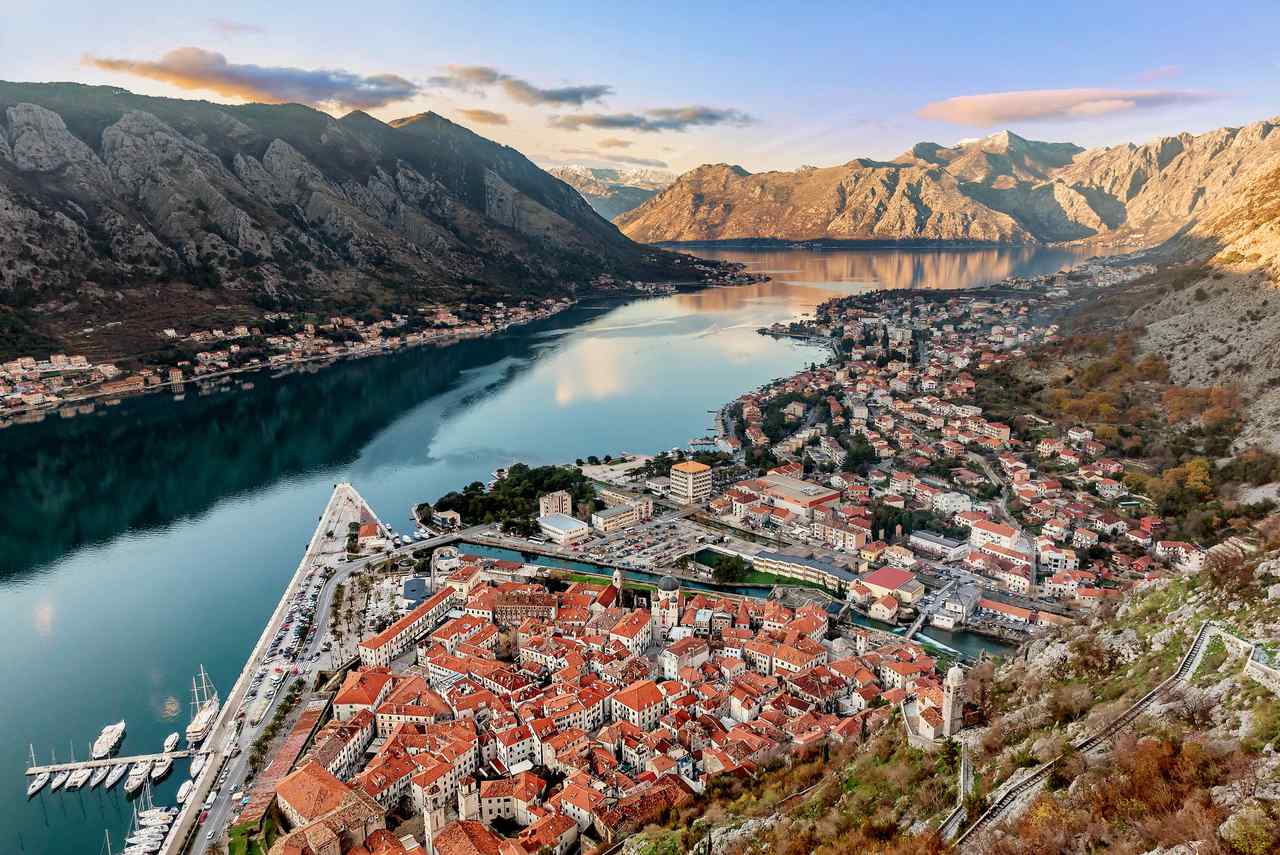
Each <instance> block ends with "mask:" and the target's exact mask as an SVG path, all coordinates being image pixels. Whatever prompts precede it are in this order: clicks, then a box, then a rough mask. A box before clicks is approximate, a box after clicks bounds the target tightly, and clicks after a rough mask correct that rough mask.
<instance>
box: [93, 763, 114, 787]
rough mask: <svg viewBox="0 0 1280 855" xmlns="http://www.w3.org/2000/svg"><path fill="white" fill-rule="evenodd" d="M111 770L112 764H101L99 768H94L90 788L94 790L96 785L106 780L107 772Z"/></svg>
mask: <svg viewBox="0 0 1280 855" xmlns="http://www.w3.org/2000/svg"><path fill="white" fill-rule="evenodd" d="M110 771H111V767H110V766H99V767H98V768H96V769H94V770H93V777H91V778H90V779H89V789H91V790H92V789H93V788H94V787H96V786H98V785H99V784H101V783H102V782H103V781H105V780H106V779H107V773H108V772H110Z"/></svg>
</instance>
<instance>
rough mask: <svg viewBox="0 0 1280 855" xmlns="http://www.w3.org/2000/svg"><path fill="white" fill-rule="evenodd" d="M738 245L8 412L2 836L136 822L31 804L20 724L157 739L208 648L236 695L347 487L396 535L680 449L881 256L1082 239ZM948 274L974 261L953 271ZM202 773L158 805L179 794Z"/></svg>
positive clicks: (963, 281)
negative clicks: (736, 249)
mask: <svg viewBox="0 0 1280 855" xmlns="http://www.w3.org/2000/svg"><path fill="white" fill-rule="evenodd" d="M707 254H716V255H719V256H727V255H730V254H729V253H721V252H718V253H707ZM732 255H733V256H734V257H738V258H742V259H744V260H746V261H748V262H750V263H752V264H754V265H755V266H757V268H759V269H772V270H777V271H780V272H778V273H777V277H778V278H777V281H774V282H770V283H765V284H762V285H757V286H747V287H742V288H734V289H718V290H711V291H704V292H700V293H696V294H682V295H675V296H671V297H664V298H657V299H646V300H641V301H637V302H634V303H630V304H627V305H618V304H616V303H615V304H596V305H583V306H579V307H576V308H574V309H573V310H571V311H569V312H567V313H564V314H562V315H560V316H558V317H556V318H552V319H549V320H546V321H542V322H539V323H537V324H534V325H530V326H528V327H524V328H519V329H514V330H510V331H508V332H507V333H504V334H502V335H499V336H497V337H494V338H491V339H486V340H477V341H468V342H463V343H460V344H457V345H454V346H451V347H448V348H427V349H418V350H412V351H405V352H401V353H397V354H394V355H391V356H387V357H382V358H376V359H367V360H359V361H349V362H342V363H339V364H337V365H335V366H333V367H330V368H326V369H323V370H319V371H317V372H315V373H305V374H296V375H291V376H286V377H281V378H278V379H272V378H270V377H268V376H267V375H265V374H261V375H253V376H252V377H251V379H252V381H253V384H254V388H253V389H251V390H248V391H239V390H237V391H235V392H220V393H215V394H212V395H207V396H202V395H198V394H196V391H195V390H194V389H193V388H192V389H188V394H187V396H186V398H185V400H183V401H174V400H172V399H171V398H170V397H169V396H160V395H157V396H149V397H142V398H137V399H132V400H129V401H126V402H124V403H123V404H121V405H120V406H118V407H113V408H105V407H100V408H99V410H98V412H97V413H95V414H93V415H88V416H80V417H77V418H74V419H61V418H58V417H56V416H53V417H50V418H48V419H46V420H45V421H44V422H43V423H40V424H35V425H20V426H15V427H11V428H9V429H7V430H4V431H0V509H2V510H0V627H3V628H4V630H5V637H7V638H8V639H9V642H8V646H9V648H10V652H9V655H7V656H5V657H3V658H2V659H0V852H4V853H10V852H13V853H33V855H34V853H39V855H45V854H46V853H48V854H49V855H52V854H53V853H57V855H84V853H93V852H97V851H100V850H101V847H102V840H103V830H104V829H107V828H109V829H110V830H111V832H112V837H113V839H116V840H119V839H120V835H119V832H120V831H122V830H123V828H124V827H125V825H126V824H127V822H128V815H129V814H128V807H127V804H126V802H125V800H124V797H123V796H122V795H121V793H120V788H119V787H117V789H116V790H115V791H113V792H111V793H109V794H104V793H102V792H99V791H88V792H81V793H72V794H64V793H61V792H59V793H53V794H49V793H42V794H41V795H39V796H37V797H36V798H35V799H33V800H31V801H30V802H27V801H25V799H24V790H25V780H24V779H23V777H22V774H21V770H22V768H23V767H24V766H25V765H26V757H27V745H28V743H33V744H34V745H35V747H36V752H37V757H38V759H39V760H41V761H42V762H43V761H47V758H48V757H49V752H50V749H53V750H55V751H56V752H57V756H58V757H59V758H60V759H66V758H67V757H68V756H69V755H70V753H71V751H72V748H73V747H74V751H75V755H76V756H77V757H81V758H82V757H84V756H86V754H87V752H88V746H89V742H90V741H91V740H92V739H93V737H94V736H96V735H97V732H98V730H99V729H100V728H101V727H102V725H104V724H106V723H108V722H111V721H115V720H117V719H120V718H124V719H126V720H127V721H128V724H129V730H128V735H127V737H126V739H125V742H124V745H123V746H122V750H123V752H124V753H149V752H152V751H155V750H158V749H159V747H160V744H161V742H162V741H163V739H164V736H165V735H166V734H167V733H169V732H170V731H173V730H180V729H182V727H183V726H184V725H185V723H186V717H187V715H188V709H187V701H188V700H189V693H190V684H191V675H192V674H193V673H194V671H195V670H196V668H197V667H198V666H199V665H200V664H201V663H203V664H204V665H205V667H206V668H207V669H208V671H209V675H210V677H211V678H212V680H213V681H214V683H215V684H216V685H217V686H218V687H219V688H220V689H222V690H223V691H224V692H225V691H226V690H227V689H229V688H230V683H231V681H232V680H233V679H234V676H235V675H236V674H237V673H238V671H239V669H240V667H241V666H242V665H243V662H244V658H245V656H246V655H247V654H248V652H249V650H250V648H251V647H252V645H253V642H254V641H255V640H256V638H257V637H258V634H259V632H260V631H261V628H262V625H263V624H264V622H265V621H266V618H267V616H268V615H269V614H270V612H271V610H272V609H273V608H274V606H275V603H276V600H277V598H278V596H279V592H280V590H281V589H282V588H283V586H284V584H285V582H286V581H287V580H288V578H289V576H290V575H291V574H292V572H293V569H294V567H295V566H296V564H297V562H298V559H299V558H300V556H301V554H302V551H303V549H304V548H305V545H306V542H307V539H308V538H309V537H310V535H311V532H312V529H313V527H314V525H315V522H316V519H317V517H318V516H319V514H320V512H321V510H322V508H323V506H324V503H325V501H326V499H327V497H328V494H329V492H330V490H331V488H332V485H333V484H334V482H336V481H338V480H350V481H351V482H352V483H354V484H355V485H356V487H357V488H358V489H359V490H360V491H361V492H362V493H363V494H364V496H365V497H366V498H368V499H369V500H370V501H371V502H372V503H373V504H374V506H375V507H376V508H377V509H378V511H379V513H380V514H381V515H382V516H383V518H384V519H385V520H386V521H387V522H389V523H390V524H391V525H393V526H398V527H401V528H404V527H407V523H408V509H409V507H410V505H411V504H413V503H415V502H418V501H421V500H423V499H435V498H437V497H438V496H440V495H441V494H443V493H445V492H447V491H448V490H451V489H454V488H456V487H459V486H462V485H465V484H466V483H468V482H470V481H474V480H487V479H488V478H489V477H490V474H489V473H491V472H492V471H493V470H494V469H495V468H498V467H500V466H505V465H507V464H509V463H511V462H512V461H514V460H524V461H527V462H529V463H532V464H539V463H551V462H560V461H564V460H572V459H574V458H576V457H582V456H586V455H588V454H605V453H614V454H617V453H619V452H623V451H632V452H649V451H656V450H660V449H665V448H670V447H672V446H676V445H684V444H685V443H687V442H688V440H689V439H690V438H691V437H695V436H701V435H703V434H705V433H706V432H707V429H708V427H709V426H710V424H711V416H710V415H709V413H708V411H709V410H714V409H716V408H718V407H719V406H720V405H721V404H723V403H725V402H727V401H729V400H731V399H732V398H734V397H736V396H737V395H738V394H739V393H740V392H742V391H743V390H745V389H748V388H750V387H753V386H756V385H759V384H760V383H763V382H765V381H767V380H770V379H772V378H775V377H779V376H782V375H785V374H788V373H791V372H793V371H795V370H797V369H799V368H800V367H801V366H802V365H805V364H807V363H809V362H810V361H813V360H814V358H815V352H814V350H813V349H812V348H807V347H804V346H799V345H794V344H790V343H788V342H785V341H778V340H775V339H772V338H768V337H765V336H761V335H758V334H757V333H756V332H755V329H756V328H757V327H759V326H761V325H765V324H770V323H773V322H774V321H785V320H788V319H790V318H793V317H795V316H797V315H798V314H801V313H804V312H807V311H811V310H812V308H813V307H814V306H816V305H817V304H818V303H819V302H821V301H823V300H826V299H829V298H830V297H831V296H833V295H834V294H839V293H852V292H855V291H859V290H863V289H865V288H867V287H876V286H875V282H874V281H873V280H872V279H867V277H868V276H873V275H880V274H875V271H876V270H877V269H878V270H880V271H882V272H883V275H884V277H885V278H884V280H883V281H882V282H881V283H880V284H881V285H884V286H898V285H901V284H903V282H904V281H905V280H903V279H902V276H903V275H906V274H903V273H902V271H903V270H915V271H916V273H914V274H911V275H914V276H918V277H919V278H918V280H917V284H921V283H926V284H936V285H970V284H978V283H980V282H983V281H989V280H990V279H992V278H999V277H1001V276H1004V275H1006V273H1008V272H1012V271H1015V270H1016V271H1020V272H1044V271H1046V270H1052V269H1056V268H1057V267H1058V266H1059V265H1061V263H1062V261H1063V260H1064V259H1065V257H1066V256H1065V255H1063V254H1054V253H1049V252H1043V251H1041V252H1033V251H1024V250H1006V251H996V250H984V251H981V252H980V253H942V254H938V253H933V254H929V255H928V256H926V254H922V253H919V252H869V253H858V254H856V255H857V257H856V258H853V259H849V258H843V257H842V256H841V255H840V254H836V253H821V254H817V255H820V256H821V257H820V258H811V257H810V256H807V255H805V254H803V253H795V252H788V253H782V254H778V253H771V254H756V253H733V254H732ZM844 255H848V253H845V254H844ZM934 256H937V257H936V258H935V257H934ZM793 270H794V271H797V272H781V271H793ZM947 270H950V271H953V272H954V275H955V277H957V278H954V279H947V280H946V281H945V282H943V281H939V280H938V278H936V277H941V276H943V275H944V271H947ZM806 271H808V272H806ZM957 271H958V272H957ZM846 274H849V275H848V276H846ZM855 274H856V275H855ZM946 275H951V274H946ZM805 276H810V277H812V281H806V280H805V278H804V277H805ZM841 277H845V278H841ZM175 765H176V766H177V767H181V766H182V764H175ZM184 773H185V768H175V770H174V773H173V774H172V775H171V776H170V777H169V779H168V780H167V781H166V782H165V783H164V784H162V785H161V786H160V787H159V788H158V790H157V794H156V797H157V801H158V802H168V803H172V800H173V794H174V792H175V791H176V789H177V786H178V784H179V783H180V781H181V776H182V774H184Z"/></svg>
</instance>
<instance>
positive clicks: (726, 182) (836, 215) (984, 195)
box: [615, 119, 1280, 246]
mask: <svg viewBox="0 0 1280 855" xmlns="http://www.w3.org/2000/svg"><path fill="white" fill-rule="evenodd" d="M1277 128H1280V119H1273V120H1270V121H1262V122H1255V123H1253V124H1250V125H1246V126H1245V127H1242V128H1220V129H1218V130H1215V131H1210V132H1208V133H1204V134H1200V135H1192V134H1180V135H1178V136H1173V137H1165V138H1162V139H1159V140H1155V141H1153V142H1150V143H1147V144H1145V145H1141V146H1136V145H1119V146H1111V147H1106V148H1098V149H1087V150H1086V149H1082V148H1080V147H1079V146H1075V145H1072V144H1071V143H1048V142H1037V141H1034V140H1027V139H1023V138H1022V137H1020V136H1018V135H1017V134H1014V133H1011V132H1009V131H1002V132H1000V133H996V134H992V135H990V136H987V137H983V138H982V139H978V140H967V141H965V142H962V143H960V144H958V145H955V146H949V147H947V146H941V145H938V144H936V143H929V142H925V143H918V144H917V145H915V146H912V148H911V149H910V150H909V151H907V152H904V153H903V154H902V155H900V156H898V157H896V158H894V159H893V160H891V161H877V160H871V159H867V158H859V159H856V160H851V161H849V162H848V163H845V164H842V165H840V166H832V167H825V168H813V167H804V168H802V169H799V170H796V171H793V172H764V173H757V174H752V173H749V172H747V171H746V170H744V169H742V168H741V167H738V166H728V165H725V164H716V165H704V166H700V167H698V168H696V169H694V170H692V171H691V172H687V173H685V174H684V175H681V176H680V177H679V178H677V179H676V181H675V182H674V183H673V184H672V185H671V186H670V187H668V188H666V189H665V190H663V191H662V192H661V193H659V194H657V195H656V196H655V197H654V198H653V199H650V200H649V201H648V202H646V203H645V204H643V205H641V206H639V207H638V208H636V209H634V210H632V211H629V212H627V213H625V214H623V215H621V216H620V217H617V218H616V220H615V221H616V222H617V224H618V226H619V227H620V228H621V229H622V231H623V233H624V234H626V235H628V236H629V237H631V238H633V239H635V240H638V241H644V242H647V243H659V242H666V241H673V242H678V241H717V240H744V239H752V238H761V239H775V240H788V241H793V240H889V241H921V240H927V241H984V242H1001V243H1047V242H1059V241H1077V240H1088V241H1092V242H1095V243H1106V244H1111V245H1116V246H1126V245H1128V246H1149V245H1151V244H1154V243H1158V242H1159V241H1162V240H1164V239H1166V238H1169V237H1171V236H1172V235H1174V234H1175V233H1177V232H1178V231H1179V230H1180V229H1182V228H1184V227H1185V226H1187V225H1188V224H1189V223H1191V222H1192V221H1194V220H1196V219H1198V218H1199V217H1200V216H1201V215H1202V214H1203V213H1204V212H1206V211H1209V210H1212V209H1213V208H1214V207H1215V206H1217V205H1219V204H1223V203H1225V202H1226V201H1227V200H1230V199H1233V198H1235V197H1236V196H1237V194H1239V193H1240V192H1243V191H1244V189H1246V188H1247V187H1248V186H1249V184H1250V182H1251V181H1253V180H1254V179H1256V178H1258V177H1259V176H1261V175H1263V174H1265V173H1266V172H1267V170H1268V169H1269V168H1272V167H1275V166H1277V165H1280V133H1277V132H1276V131H1277Z"/></svg>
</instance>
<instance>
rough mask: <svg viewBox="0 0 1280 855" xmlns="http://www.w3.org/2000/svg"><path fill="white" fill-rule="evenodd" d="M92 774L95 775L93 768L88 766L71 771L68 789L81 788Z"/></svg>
mask: <svg viewBox="0 0 1280 855" xmlns="http://www.w3.org/2000/svg"><path fill="white" fill-rule="evenodd" d="M91 775H93V770H92V769H90V768H88V767H84V768H81V769H77V770H75V771H74V772H72V773H71V777H69V778H67V785H66V789H68V790H78V789H80V788H81V787H83V786H84V785H85V784H87V783H89V777H90V776H91Z"/></svg>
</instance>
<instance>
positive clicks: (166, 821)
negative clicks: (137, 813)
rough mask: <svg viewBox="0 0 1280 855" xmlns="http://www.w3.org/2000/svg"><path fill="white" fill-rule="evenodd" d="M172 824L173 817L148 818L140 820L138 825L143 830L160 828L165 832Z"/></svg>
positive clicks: (140, 818)
mask: <svg viewBox="0 0 1280 855" xmlns="http://www.w3.org/2000/svg"><path fill="white" fill-rule="evenodd" d="M172 822H173V817H171V816H148V817H139V818H138V825H140V826H142V827H143V828H159V829H161V830H163V829H166V828H168V827H169V825H170V823H172Z"/></svg>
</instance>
